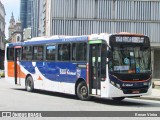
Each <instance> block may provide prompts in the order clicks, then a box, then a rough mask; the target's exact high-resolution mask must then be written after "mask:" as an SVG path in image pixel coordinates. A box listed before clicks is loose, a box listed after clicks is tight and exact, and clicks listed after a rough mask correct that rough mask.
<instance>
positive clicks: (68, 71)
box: [21, 61, 86, 83]
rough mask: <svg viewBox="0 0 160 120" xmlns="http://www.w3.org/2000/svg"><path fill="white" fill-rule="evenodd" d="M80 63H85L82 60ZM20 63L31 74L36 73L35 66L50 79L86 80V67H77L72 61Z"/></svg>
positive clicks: (73, 81) (59, 80)
mask: <svg viewBox="0 0 160 120" xmlns="http://www.w3.org/2000/svg"><path fill="white" fill-rule="evenodd" d="M80 64H86V63H85V62H82V63H80ZM21 65H22V66H23V67H24V68H25V69H26V70H27V71H28V72H29V73H31V74H38V73H36V71H35V67H37V68H38V70H39V71H40V73H41V74H42V75H43V76H44V77H45V78H47V79H49V80H51V81H58V82H67V83H75V82H76V80H77V79H78V78H83V79H84V80H86V68H81V69H80V68H77V64H74V63H72V62H36V64H35V66H33V65H32V62H27V61H22V62H21Z"/></svg>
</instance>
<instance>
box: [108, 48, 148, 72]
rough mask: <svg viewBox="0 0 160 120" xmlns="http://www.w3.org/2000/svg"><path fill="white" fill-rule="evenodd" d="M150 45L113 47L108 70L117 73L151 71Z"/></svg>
mask: <svg viewBox="0 0 160 120" xmlns="http://www.w3.org/2000/svg"><path fill="white" fill-rule="evenodd" d="M150 55H151V54H150V47H141V46H135V47H126V46H125V47H124V46H123V47H122V46H121V47H117V46H115V47H113V59H112V60H111V62H110V71H112V72H117V73H149V72H151V66H150V65H151V60H150V57H151V56H150Z"/></svg>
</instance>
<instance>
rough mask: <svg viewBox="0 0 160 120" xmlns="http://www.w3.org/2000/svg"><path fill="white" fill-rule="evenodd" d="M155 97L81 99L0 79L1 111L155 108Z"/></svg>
mask: <svg viewBox="0 0 160 120" xmlns="http://www.w3.org/2000/svg"><path fill="white" fill-rule="evenodd" d="M159 107H160V102H159V101H151V100H139V99H133V98H132V99H131V98H127V99H125V100H124V101H122V102H117V101H113V100H111V99H99V98H93V99H92V100H91V101H81V100H77V98H76V97H75V96H73V95H67V94H62V93H55V92H48V91H41V90H36V91H35V92H33V93H30V92H27V91H25V89H24V88H23V87H20V86H16V85H11V84H10V83H8V82H7V81H5V80H4V78H2V79H0V110H1V111H2V110H4V111H14V110H16V111H37V110H41V111H126V110H127V111H157V110H160V108H159Z"/></svg>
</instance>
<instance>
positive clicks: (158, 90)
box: [138, 85, 160, 101]
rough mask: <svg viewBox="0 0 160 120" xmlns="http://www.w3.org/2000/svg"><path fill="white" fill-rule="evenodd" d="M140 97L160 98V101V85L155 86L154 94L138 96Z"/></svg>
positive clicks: (146, 98) (148, 98)
mask: <svg viewBox="0 0 160 120" xmlns="http://www.w3.org/2000/svg"><path fill="white" fill-rule="evenodd" d="M138 99H145V100H158V101H160V86H157V85H156V86H155V88H153V89H152V94H151V95H148V96H141V97H138Z"/></svg>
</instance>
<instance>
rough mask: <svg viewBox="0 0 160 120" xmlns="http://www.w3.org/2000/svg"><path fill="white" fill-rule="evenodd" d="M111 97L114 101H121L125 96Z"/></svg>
mask: <svg viewBox="0 0 160 120" xmlns="http://www.w3.org/2000/svg"><path fill="white" fill-rule="evenodd" d="M112 99H113V100H115V101H122V100H123V99H125V97H114V98H112Z"/></svg>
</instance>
